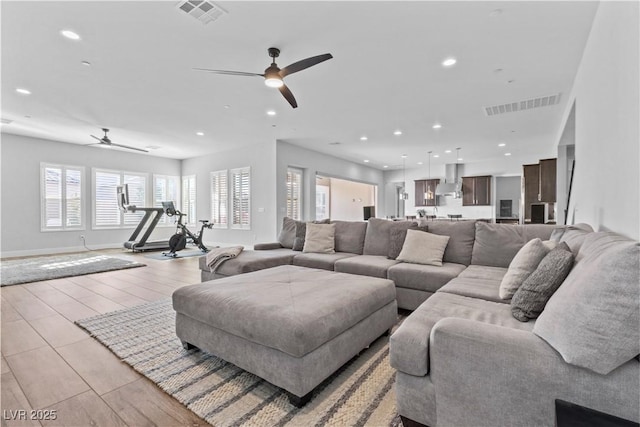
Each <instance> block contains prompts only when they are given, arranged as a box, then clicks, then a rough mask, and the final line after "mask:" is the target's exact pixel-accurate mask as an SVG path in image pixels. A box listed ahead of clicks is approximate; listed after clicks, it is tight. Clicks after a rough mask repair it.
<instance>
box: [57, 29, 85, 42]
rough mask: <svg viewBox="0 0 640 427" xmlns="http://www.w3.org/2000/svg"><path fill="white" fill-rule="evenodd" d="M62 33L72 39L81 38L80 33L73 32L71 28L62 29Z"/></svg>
mask: <svg viewBox="0 0 640 427" xmlns="http://www.w3.org/2000/svg"><path fill="white" fill-rule="evenodd" d="M60 34H62V35H63V36H65V37H66V38H68V39H70V40H80V36H79V35H78V33H76V32H73V31H71V30H62V31H60Z"/></svg>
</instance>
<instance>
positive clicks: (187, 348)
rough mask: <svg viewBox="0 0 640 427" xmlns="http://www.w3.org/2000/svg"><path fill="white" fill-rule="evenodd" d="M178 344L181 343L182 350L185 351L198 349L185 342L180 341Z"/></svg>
mask: <svg viewBox="0 0 640 427" xmlns="http://www.w3.org/2000/svg"><path fill="white" fill-rule="evenodd" d="M180 342H181V343H182V348H184V349H185V350H191V349H192V348H198V347H196V346H195V345H193V344H190V343H188V342H186V341H183V340H180Z"/></svg>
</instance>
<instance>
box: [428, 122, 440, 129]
mask: <svg viewBox="0 0 640 427" xmlns="http://www.w3.org/2000/svg"><path fill="white" fill-rule="evenodd" d="M431 127H432V128H434V129H440V128H441V127H442V125H441V124H440V123H436V124H435V125H433V126H431Z"/></svg>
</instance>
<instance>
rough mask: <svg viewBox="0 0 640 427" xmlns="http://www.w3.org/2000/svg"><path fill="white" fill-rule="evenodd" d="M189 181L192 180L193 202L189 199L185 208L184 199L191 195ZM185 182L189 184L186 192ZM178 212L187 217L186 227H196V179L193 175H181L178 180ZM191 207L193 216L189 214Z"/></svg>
mask: <svg viewBox="0 0 640 427" xmlns="http://www.w3.org/2000/svg"><path fill="white" fill-rule="evenodd" d="M191 180H193V200H191V199H189V200H188V201H187V206H185V197H189V194H190V193H191V182H190V181H191ZM185 182H187V183H189V188H188V190H186V191H185ZM180 198H181V201H180V212H182V213H183V214H185V215H186V216H187V222H185V224H186V225H196V224H197V223H198V220H197V219H196V216H197V214H198V211H197V207H198V203H197V202H198V178H197V176H196V175H195V174H193V175H183V176H182V177H181V180H180ZM191 205H193V215H191V213H190V212H189V210H190V209H191Z"/></svg>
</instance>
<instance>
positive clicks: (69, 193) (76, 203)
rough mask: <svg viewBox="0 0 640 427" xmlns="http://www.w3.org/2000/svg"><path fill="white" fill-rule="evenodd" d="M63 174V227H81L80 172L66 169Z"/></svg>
mask: <svg viewBox="0 0 640 427" xmlns="http://www.w3.org/2000/svg"><path fill="white" fill-rule="evenodd" d="M65 172H66V177H65V178H66V179H65V181H66V182H65V197H64V199H65V203H66V212H65V214H66V223H65V226H66V227H68V228H73V227H82V225H83V224H82V170H80V169H71V168H66V170H65Z"/></svg>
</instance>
